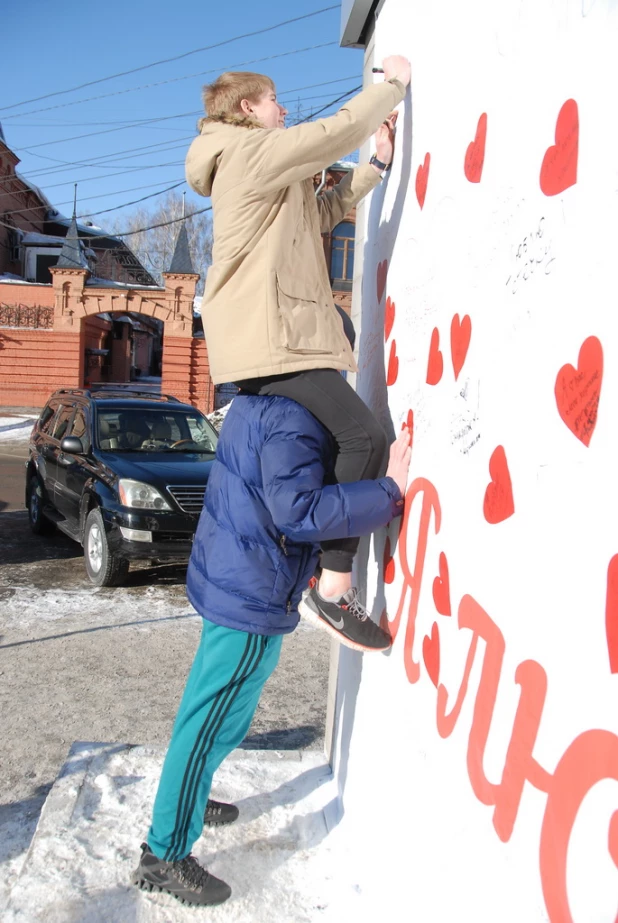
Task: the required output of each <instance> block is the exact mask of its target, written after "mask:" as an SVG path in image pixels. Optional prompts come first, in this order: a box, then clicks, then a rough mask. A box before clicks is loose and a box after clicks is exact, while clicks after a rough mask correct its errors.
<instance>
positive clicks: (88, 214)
mask: <svg viewBox="0 0 618 923" xmlns="http://www.w3.org/2000/svg"><path fill="white" fill-rule="evenodd" d="M185 183H186V180H184V179H183V180H181V181H180V182H179V183H175V184H174V185H173V186H168V187H167V189H161V190H160V191H159V192H151V193H150V195H145V196H142V198H141V199H133V201H132V202H124V203H123V204H122V205H114V207H113V208H104V209H102V210H101V211H96V212H86V214H84V215H79V218H92V217H93V215H107V214H108V213H109V212H117V211H118V210H119V209H121V208H128V206H129V205H138V204H139V203H140V202H145V201H146V199H153V198H154V197H155V196H158V195H165V193H166V192H171V191H172V189H178V187H179V186H184V185H185ZM188 217H191V216H190V215H189V216H188Z"/></svg>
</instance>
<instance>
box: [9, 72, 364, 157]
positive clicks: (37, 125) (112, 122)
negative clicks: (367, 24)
mask: <svg viewBox="0 0 618 923" xmlns="http://www.w3.org/2000/svg"><path fill="white" fill-rule="evenodd" d="M357 79H358V74H350V75H349V76H348V77H337V78H336V79H335V80H324V81H322V82H321V83H310V84H308V85H306V86H304V87H293V88H292V89H290V90H280V91H279V98H282V97H283V96H288V95H289V94H290V93H300V92H301V91H302V90H313V89H315V88H316V87H326V86H332V84H333V83H345V81H346V80H357ZM325 95H326V94H325ZM307 98H313V97H307ZM188 115H204V111H203V109H195V110H194V111H193V112H189V113H188ZM172 117H173V118H175V116H172ZM180 117H181V116H178V118H180ZM5 118H10V119H12V118H17V116H12V115H9V116H6V117H3V122H4V119H5ZM151 121H152V119H133V120H131V119H97V121H96V122H63V123H56V124H49V122H41V123H39V122H37V123H34V122H33V123H30V124H29V125H28V126H27V127H29V128H72V127H76V126H80V127H85V126H88V125H123V126H129V127H132V126H141V127H144V128H149V127H150V126H148V125H144V123H145V122H151ZM11 127H12V128H18V129H19V128H25V127H26V124H25V123H23V122H22V124H21V125H13V126H11ZM159 130H161V131H163V130H165V131H183V129H182V128H171V127H169V128H168V127H167V126H166V127H165V128H160V129H159ZM17 150H19V148H17Z"/></svg>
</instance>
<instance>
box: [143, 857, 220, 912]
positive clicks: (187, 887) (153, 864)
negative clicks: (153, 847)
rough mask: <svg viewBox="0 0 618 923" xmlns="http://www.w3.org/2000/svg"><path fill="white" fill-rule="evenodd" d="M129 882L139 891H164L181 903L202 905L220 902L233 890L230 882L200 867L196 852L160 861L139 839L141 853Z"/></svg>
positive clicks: (211, 905)
mask: <svg viewBox="0 0 618 923" xmlns="http://www.w3.org/2000/svg"><path fill="white" fill-rule="evenodd" d="M131 883H132V884H134V885H137V887H138V888H141V890H142V891H163V893H164V894H171V895H172V896H173V897H175V898H176V899H177V900H179V901H180V902H181V903H182V904H196V905H200V906H202V907H214V905H215V904H222V903H223V902H224V901H226V900H227V899H228V897H229V896H230V894H231V893H232V889H231V888H230V886H229V885H226V883H225V882H224V881H221V880H220V879H219V878H215V876H214V875H211V874H210V872H207V871H206V869H203V868H202V866H201V865H200V864H199V862H198V861H197V859H196V858H195V856H186V857H185V858H184V859H178V860H177V861H176V862H163V860H162V859H157V857H156V856H155V854H154V853H153V852H151V851H150V849H149V848H148V845H147V844H146V843H142V855H141V858H140V860H139V865H138V866H137V868H136V869H135V871H134V872H133V876H132V878H131Z"/></svg>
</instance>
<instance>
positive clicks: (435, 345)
mask: <svg viewBox="0 0 618 923" xmlns="http://www.w3.org/2000/svg"><path fill="white" fill-rule="evenodd" d="M443 370H444V360H443V359H442V353H441V352H440V331H439V330H438V328H437V327H434V328H433V332H432V334H431V342H430V344H429V359H428V361H427V384H428V385H437V384H438V382H439V381H440V379H441V378H442V372H443Z"/></svg>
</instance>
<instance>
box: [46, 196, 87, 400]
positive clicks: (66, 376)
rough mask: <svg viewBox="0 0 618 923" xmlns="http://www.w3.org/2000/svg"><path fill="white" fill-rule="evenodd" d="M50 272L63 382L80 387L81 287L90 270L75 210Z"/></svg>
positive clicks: (82, 369)
mask: <svg viewBox="0 0 618 923" xmlns="http://www.w3.org/2000/svg"><path fill="white" fill-rule="evenodd" d="M50 272H51V275H52V284H53V289H54V296H55V309H54V326H53V333H54V334H56V337H55V339H56V340H57V343H56V345H57V348H58V350H59V353H58V354H57V359H58V361H59V363H60V365H61V368H62V381H63V383H64V384H65V386H67V387H75V388H81V387H82V384H83V381H84V346H85V327H84V324H83V323H82V318H84V317H85V316H86V313H87V311H86V303H85V294H84V288H85V285H86V280H87V278H88V276H89V275H90V270H89V268H88V262H87V260H86V255H85V253H84V248H83V244H82V242H81V240H80V239H79V235H78V233H77V219H76V217H75V211H73V218H72V219H71V224H70V226H69V230H68V231H67V236H66V238H65V240H64V243H63V245H62V250H61V251H60V257H59V259H58V262H57V263H56V265H55V266H52V267H51V269H50Z"/></svg>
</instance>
